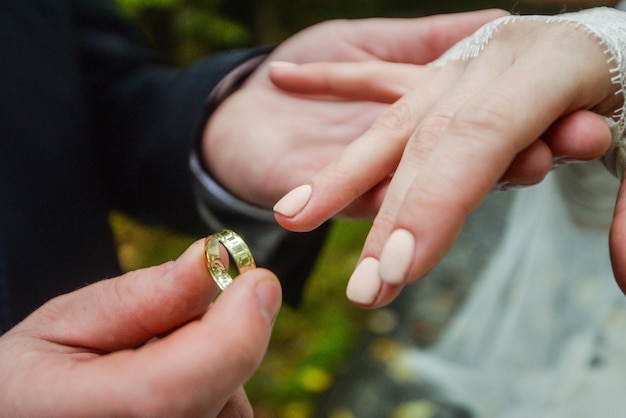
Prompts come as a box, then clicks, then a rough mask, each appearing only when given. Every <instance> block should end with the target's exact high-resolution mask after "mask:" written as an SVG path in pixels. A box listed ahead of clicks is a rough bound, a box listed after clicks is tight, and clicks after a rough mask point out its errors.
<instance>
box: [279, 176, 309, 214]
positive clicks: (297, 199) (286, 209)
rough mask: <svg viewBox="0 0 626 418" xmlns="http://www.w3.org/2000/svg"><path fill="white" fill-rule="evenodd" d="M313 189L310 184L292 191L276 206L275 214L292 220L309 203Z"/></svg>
mask: <svg viewBox="0 0 626 418" xmlns="http://www.w3.org/2000/svg"><path fill="white" fill-rule="evenodd" d="M312 194H313V188H312V187H311V185H309V184H303V185H302V186H298V187H296V188H295V189H293V190H291V191H290V192H289V193H287V194H286V195H285V196H283V197H282V198H281V199H280V200H279V201H278V202H276V204H275V205H274V208H273V209H274V212H275V213H277V214H278V215H281V216H283V217H286V218H291V217H293V216H295V215H297V214H298V213H300V212H301V211H302V210H303V209H304V207H305V206H306V205H307V203H309V200H310V199H311V195H312Z"/></svg>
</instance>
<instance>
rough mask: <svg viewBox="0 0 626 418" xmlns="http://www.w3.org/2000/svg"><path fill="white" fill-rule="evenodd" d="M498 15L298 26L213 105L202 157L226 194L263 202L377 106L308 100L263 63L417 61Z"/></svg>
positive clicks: (313, 168) (366, 121)
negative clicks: (276, 81) (278, 82)
mask: <svg viewBox="0 0 626 418" xmlns="http://www.w3.org/2000/svg"><path fill="white" fill-rule="evenodd" d="M506 14H507V13H506V12H504V11H501V10H485V11H479V12H471V13H459V14H451V15H441V16H432V17H425V18H417V19H363V20H335V21H329V22H324V23H321V24H318V25H315V26H312V27H310V28H308V29H305V30H304V31H302V32H300V33H298V34H296V35H294V36H293V37H291V38H290V39H288V40H286V41H285V42H284V43H282V44H281V45H280V46H278V47H277V48H276V49H275V50H274V51H273V52H272V54H271V55H270V56H269V57H268V59H267V60H266V63H265V64H264V65H262V66H261V67H260V68H258V69H257V70H256V71H255V73H254V74H253V75H252V76H251V77H250V78H249V79H248V80H247V82H246V83H245V84H244V85H243V86H242V87H241V88H240V89H239V90H237V91H236V92H235V93H233V94H232V95H231V96H229V97H228V98H227V99H226V100H225V101H224V102H223V103H222V104H221V105H220V106H219V107H218V108H217V110H216V111H215V112H214V114H213V115H212V116H211V118H210V120H209V122H208V124H207V127H206V130H205V135H204V141H203V150H204V153H203V156H204V161H205V163H206V165H207V167H209V169H210V171H211V174H212V175H213V176H214V177H215V179H216V180H217V181H218V182H219V183H220V184H222V185H223V186H224V187H225V188H226V189H228V190H229V191H231V192H232V193H233V194H235V195H236V196H238V197H240V198H242V199H243V200H246V201H248V202H250V203H253V204H256V205H258V206H262V207H267V208H271V207H272V206H273V205H274V203H276V201H277V200H278V199H279V198H280V197H281V196H283V195H284V194H285V193H287V192H288V191H289V190H291V189H292V188H294V187H295V186H297V185H299V184H301V183H303V182H304V181H306V180H307V179H308V178H309V177H311V176H312V175H313V174H314V173H316V172H317V171H319V170H320V169H321V168H322V167H324V166H326V165H327V164H328V163H329V162H330V161H332V160H333V159H334V158H335V157H336V156H337V155H338V154H339V153H340V152H341V151H343V149H344V148H345V146H346V145H347V144H349V143H350V142H352V141H353V140H354V139H356V138H357V137H358V136H359V135H361V134H362V133H363V132H365V131H366V130H367V128H368V127H369V126H370V125H371V124H372V123H373V121H374V120H375V119H376V117H377V116H378V115H379V114H380V112H381V111H382V110H383V109H384V108H385V106H384V105H382V104H380V103H376V102H373V101H362V100H339V101H319V100H309V99H308V98H306V97H302V96H299V95H294V94H290V93H289V92H286V91H284V90H279V89H277V88H276V87H275V86H274V85H273V84H272V83H271V82H270V80H269V79H268V71H269V69H270V65H269V63H270V62H272V61H289V62H292V63H305V62H315V61H332V62H359V61H371V60H378V61H391V62H406V63H416V64H425V63H427V62H430V61H432V60H434V59H436V58H437V57H439V56H440V55H441V54H442V53H443V52H444V51H446V50H447V49H449V48H450V47H451V46H452V45H454V44H455V43H456V42H458V41H459V40H460V39H462V38H463V37H465V36H467V35H469V34H471V33H472V32H474V31H475V30H476V29H478V28H479V27H480V26H482V25H484V24H485V23H486V22H489V21H491V20H493V19H495V18H497V17H500V16H504V15H506ZM405 92H406V91H404V90H401V91H399V92H398V93H405Z"/></svg>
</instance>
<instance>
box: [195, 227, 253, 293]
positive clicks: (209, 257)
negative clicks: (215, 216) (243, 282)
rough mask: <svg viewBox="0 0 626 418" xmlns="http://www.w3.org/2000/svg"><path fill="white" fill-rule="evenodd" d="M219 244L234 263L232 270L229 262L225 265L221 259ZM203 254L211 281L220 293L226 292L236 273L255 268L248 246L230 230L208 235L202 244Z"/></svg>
mask: <svg viewBox="0 0 626 418" xmlns="http://www.w3.org/2000/svg"><path fill="white" fill-rule="evenodd" d="M220 244H222V246H223V247H224V248H225V249H226V251H227V252H228V255H229V256H230V259H231V260H232V261H234V264H235V268H232V267H233V266H232V263H231V262H230V260H226V263H224V261H225V260H224V259H222V253H221V252H220V247H221V246H220ZM204 253H205V255H206V262H207V267H208V268H209V273H211V277H213V280H214V281H215V283H216V284H217V286H218V287H219V288H220V290H222V291H224V290H226V288H227V287H228V286H230V284H231V283H232V282H233V278H234V277H235V276H236V274H235V273H236V272H238V273H243V272H245V271H248V270H251V269H253V268H255V267H256V264H255V263H254V258H252V253H251V252H250V248H248V245H247V244H246V243H245V241H244V240H243V239H242V238H241V237H240V236H239V235H237V234H236V233H235V232H233V231H231V230H230V229H225V230H223V231H222V232H218V233H216V234H213V235H209V236H208V237H207V239H206V240H205V242H204ZM235 270H236V272H235ZM233 274H234V275H235V276H233Z"/></svg>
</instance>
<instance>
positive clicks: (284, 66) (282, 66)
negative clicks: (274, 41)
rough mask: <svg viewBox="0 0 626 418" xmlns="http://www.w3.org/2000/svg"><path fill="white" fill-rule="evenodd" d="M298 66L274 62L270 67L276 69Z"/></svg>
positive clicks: (285, 62) (290, 63) (284, 62)
mask: <svg viewBox="0 0 626 418" xmlns="http://www.w3.org/2000/svg"><path fill="white" fill-rule="evenodd" d="M297 66H298V64H296V63H293V62H288V61H272V62H270V67H274V68H293V67H297Z"/></svg>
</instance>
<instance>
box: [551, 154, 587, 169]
mask: <svg viewBox="0 0 626 418" xmlns="http://www.w3.org/2000/svg"><path fill="white" fill-rule="evenodd" d="M581 162H583V161H581V160H578V159H576V158H572V157H557V158H554V159H552V168H558V167H561V166H564V165H566V164H574V163H581Z"/></svg>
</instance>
